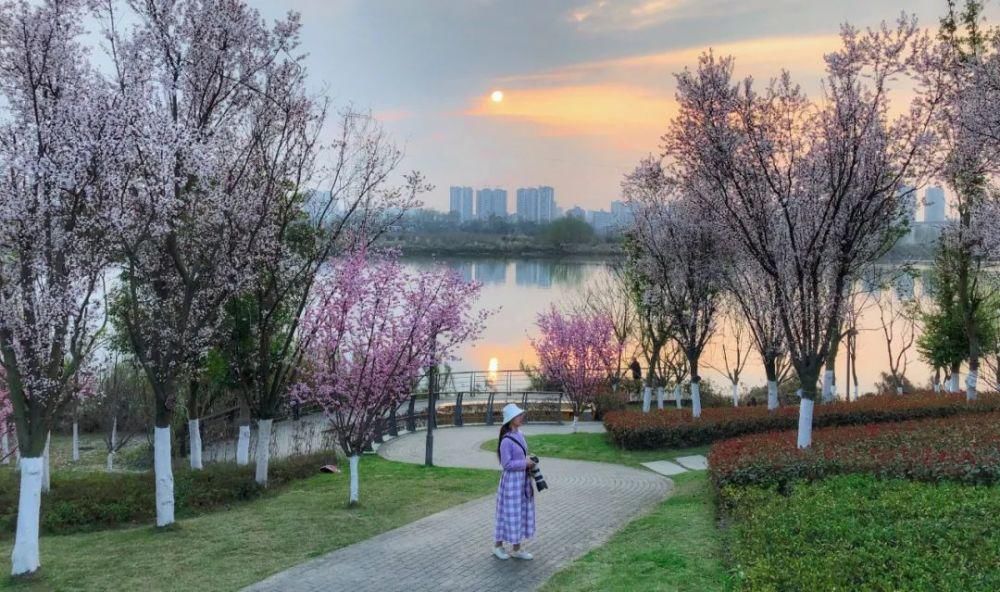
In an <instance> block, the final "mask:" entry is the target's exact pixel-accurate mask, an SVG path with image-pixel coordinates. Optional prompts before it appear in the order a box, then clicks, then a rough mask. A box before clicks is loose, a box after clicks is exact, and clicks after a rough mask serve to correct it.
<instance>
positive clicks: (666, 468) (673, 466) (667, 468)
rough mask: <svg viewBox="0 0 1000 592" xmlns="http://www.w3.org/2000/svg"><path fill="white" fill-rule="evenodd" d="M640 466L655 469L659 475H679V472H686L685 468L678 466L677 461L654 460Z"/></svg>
mask: <svg viewBox="0 0 1000 592" xmlns="http://www.w3.org/2000/svg"><path fill="white" fill-rule="evenodd" d="M642 466H644V467H646V468H647V469H649V470H650V471H656V472H657V473H659V474H661V475H667V476H668V477H669V476H670V475H679V474H681V473H686V472H687V469H685V468H684V467H682V466H680V465H679V464H677V463H672V462H670V461H669V460H654V461H653V462H648V463H642Z"/></svg>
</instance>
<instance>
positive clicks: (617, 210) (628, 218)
mask: <svg viewBox="0 0 1000 592" xmlns="http://www.w3.org/2000/svg"><path fill="white" fill-rule="evenodd" d="M611 217H612V218H613V219H614V224H615V226H617V227H618V228H623V227H625V226H628V225H629V224H631V223H632V218H633V214H632V208H631V207H630V206H629V205H628V204H627V203H625V202H623V201H613V202H611Z"/></svg>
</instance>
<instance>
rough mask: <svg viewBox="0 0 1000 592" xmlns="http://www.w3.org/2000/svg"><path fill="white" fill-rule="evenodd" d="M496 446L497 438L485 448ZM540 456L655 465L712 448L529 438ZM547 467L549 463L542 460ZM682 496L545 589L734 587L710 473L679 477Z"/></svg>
mask: <svg viewBox="0 0 1000 592" xmlns="http://www.w3.org/2000/svg"><path fill="white" fill-rule="evenodd" d="M483 448H484V449H486V450H495V449H496V440H493V441H492V442H487V443H486V444H484V445H483ZM528 449H529V450H530V451H531V452H532V453H533V454H537V455H538V456H540V457H546V456H548V457H558V458H571V459H579V460H590V461H597V462H610V463H618V464H623V465H628V466H633V467H640V468H641V463H644V462H649V461H653V460H667V459H674V458H677V457H678V456H688V455H692V454H705V453H706V452H707V451H708V446H701V447H698V448H686V449H674V450H636V451H629V450H621V449H619V448H617V447H615V446H614V444H612V443H611V442H610V441H609V440H608V439H607V437H606V435H605V434H593V433H578V434H553V435H543V436H529V437H528ZM542 462H544V460H543V461H542ZM671 479H672V480H673V481H674V486H675V489H674V492H673V493H672V494H671V495H670V497H668V498H667V499H666V500H665V501H663V502H662V503H661V504H660V505H658V506H657V507H656V508H655V509H654V510H653V511H652V512H651V513H650V514H647V515H645V516H643V517H640V518H637V519H635V520H633V521H632V522H630V523H629V524H628V525H627V526H626V527H625V528H624V529H622V530H621V531H619V532H618V533H617V534H615V536H614V537H612V539H611V540H610V541H608V542H607V543H606V544H605V545H603V546H601V547H598V548H597V549H594V550H592V551H591V552H589V553H587V554H586V555H584V556H583V557H581V558H580V559H578V560H576V561H574V562H573V563H572V564H570V565H569V566H568V567H566V568H564V569H563V570H562V571H560V572H559V573H557V574H556V575H555V576H554V577H553V578H552V579H551V580H549V582H548V583H547V584H546V585H545V587H544V588H543V590H544V591H545V592H562V591H567V592H570V591H572V592H580V591H586V590H593V591H598V590H600V591H604V590H620V591H622V592H633V591H635V592H643V591H647V590H648V591H654V590H655V591H672V590H689V591H691V592H712V591H714V590H727V589H729V588H730V586H729V576H728V572H727V569H726V567H725V565H724V563H723V560H722V556H723V554H722V542H721V535H720V533H719V531H718V530H717V529H716V526H715V502H714V500H713V496H712V494H711V491H710V490H709V487H710V486H709V483H708V475H707V473H705V472H704V471H699V472H688V473H683V474H681V475H676V476H674V477H671Z"/></svg>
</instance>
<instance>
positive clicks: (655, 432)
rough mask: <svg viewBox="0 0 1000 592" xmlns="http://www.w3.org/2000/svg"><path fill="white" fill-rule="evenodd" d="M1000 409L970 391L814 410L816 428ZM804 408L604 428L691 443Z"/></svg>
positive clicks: (792, 416) (770, 422)
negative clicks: (971, 399) (973, 398)
mask: <svg viewBox="0 0 1000 592" xmlns="http://www.w3.org/2000/svg"><path fill="white" fill-rule="evenodd" d="M998 411H1000V395H997V394H994V393H991V394H983V395H980V398H979V400H977V401H974V402H972V403H968V402H966V401H965V396H964V395H961V394H956V395H937V394H933V393H921V394H914V395H905V396H899V395H883V396H877V397H866V398H864V399H862V400H860V401H855V402H853V403H846V402H844V403H830V404H823V405H817V406H816V408H815V410H814V412H813V426H814V427H816V428H823V427H831V426H848V425H860V424H873V423H888V422H900V421H908V420H915V419H927V418H936V417H951V416H954V415H960V414H963V415H964V414H980V413H993V412H998ZM798 414H799V408H798V407H782V408H780V409H777V410H775V411H768V410H767V408H765V407H740V408H732V407H730V408H710V409H704V410H703V411H702V414H701V417H700V418H698V419H695V418H694V417H692V415H691V411H690V410H687V409H684V410H679V411H678V410H664V411H652V412H650V413H641V412H637V411H614V412H609V413H608V414H607V415H606V416H605V418H604V427H605V428H606V429H607V431H608V433H609V434H610V436H611V438H612V440H613V441H614V442H615V443H616V444H617V445H618V446H620V447H622V448H626V449H628V450H642V449H652V448H687V447H691V446H699V445H703V444H711V443H713V442H718V441H720V440H725V439H728V438H735V437H738V436H744V435H747V434H758V433H762V432H775V431H782V430H790V429H795V428H796V427H797V426H798Z"/></svg>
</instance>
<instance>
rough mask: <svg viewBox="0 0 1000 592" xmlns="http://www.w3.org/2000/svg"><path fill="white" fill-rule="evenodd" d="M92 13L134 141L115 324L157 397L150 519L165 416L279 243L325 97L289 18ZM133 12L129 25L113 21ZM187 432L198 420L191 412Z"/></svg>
mask: <svg viewBox="0 0 1000 592" xmlns="http://www.w3.org/2000/svg"><path fill="white" fill-rule="evenodd" d="M128 6H129V7H130V9H131V12H132V14H129V15H127V16H122V15H120V14H118V12H117V10H116V5H115V3H114V2H113V1H112V0H108V2H106V3H105V4H104V5H103V6H102V10H101V11H100V14H101V16H102V18H103V22H104V23H105V27H106V31H105V33H106V37H107V45H108V47H109V49H110V54H111V57H112V59H113V61H114V83H115V88H116V89H118V92H119V94H120V96H121V97H122V100H124V101H126V102H127V103H128V105H129V113H130V117H131V120H130V125H129V128H128V130H129V142H130V147H131V151H130V154H129V162H128V166H127V168H126V169H125V174H127V175H128V190H127V191H126V192H124V193H123V194H122V195H121V199H120V201H119V204H118V208H119V212H118V214H117V215H116V216H115V217H114V218H115V219H116V220H117V221H118V227H117V228H116V232H115V233H114V235H113V236H114V237H115V238H116V239H117V246H118V249H119V251H120V254H119V257H120V259H121V261H122V267H123V269H122V274H121V288H120V290H119V292H118V296H117V299H116V303H115V313H116V317H117V319H118V324H119V327H120V329H121V331H122V333H123V334H124V335H126V336H127V338H128V343H129V346H130V349H131V353H132V354H133V355H134V357H135V359H136V360H137V361H138V363H139V364H140V365H141V366H142V367H143V369H144V370H145V372H146V374H147V377H148V378H149V381H150V384H151V386H152V389H153V393H154V397H155V429H154V432H155V440H154V449H155V452H154V460H155V462H154V470H155V473H156V504H157V517H156V524H157V526H161V527H162V526H167V525H169V524H171V523H173V521H174V496H173V475H172V471H171V465H170V458H171V452H170V449H171V435H170V424H171V421H172V418H173V414H174V408H175V406H176V404H177V402H178V397H179V396H180V393H181V392H182V390H183V388H184V385H185V383H186V381H187V380H189V377H188V375H189V374H190V373H191V371H192V370H193V369H194V368H197V367H198V365H199V364H200V362H201V359H202V358H203V356H204V355H205V353H206V352H207V351H208V348H209V347H210V345H211V342H212V337H213V336H214V335H215V334H216V332H217V328H218V324H219V320H220V317H221V313H222V308H223V305H224V304H225V303H226V302H227V301H228V300H229V299H230V298H231V297H232V296H233V295H235V294H238V293H239V292H240V291H241V289H243V288H244V287H245V286H246V285H247V283H248V278H249V277H250V276H251V270H252V269H253V268H254V265H255V264H256V263H257V262H258V261H259V260H260V258H261V257H263V256H265V254H268V253H271V252H272V251H273V250H274V248H275V247H273V246H272V245H271V244H270V240H271V238H272V237H273V236H274V232H273V231H271V229H270V227H271V225H274V224H278V223H280V218H278V217H276V216H274V211H275V209H276V208H278V207H280V204H281V202H282V199H283V198H284V196H286V195H287V194H288V192H290V191H294V190H295V189H296V188H295V187H294V183H295V181H296V180H297V179H298V173H299V172H300V171H301V169H302V167H303V166H305V163H307V162H308V161H309V158H310V154H311V152H310V151H311V150H312V146H313V143H312V138H313V137H314V133H315V131H314V128H315V127H316V126H317V125H318V124H319V122H320V120H321V117H320V112H321V109H320V108H318V107H317V106H316V104H315V102H314V101H313V100H312V99H311V98H310V97H309V96H307V94H306V91H305V75H306V71H305V69H304V67H303V65H302V56H300V55H298V54H297V53H296V51H297V49H296V48H297V45H298V31H299V18H298V15H297V14H295V13H290V14H289V15H288V17H287V18H286V19H285V20H281V21H278V22H276V23H275V24H274V25H273V27H268V26H267V25H266V24H265V23H264V20H263V19H262V18H261V16H260V15H259V14H258V13H257V12H256V11H255V10H252V9H250V8H249V7H248V6H247V5H246V4H245V3H244V2H240V1H236V0H197V1H196V0H144V1H141V2H140V1H135V2H129V3H128ZM125 20H129V21H135V22H136V25H135V26H133V27H131V28H129V29H128V30H127V31H121V30H120V29H119V23H121V22H123V21H125ZM189 419H190V423H189V431H190V433H191V434H192V437H193V442H192V443H193V444H195V445H197V442H198V440H197V439H194V436H195V435H196V434H197V433H198V432H199V429H200V427H199V423H198V419H197V418H196V417H192V418H189Z"/></svg>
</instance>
